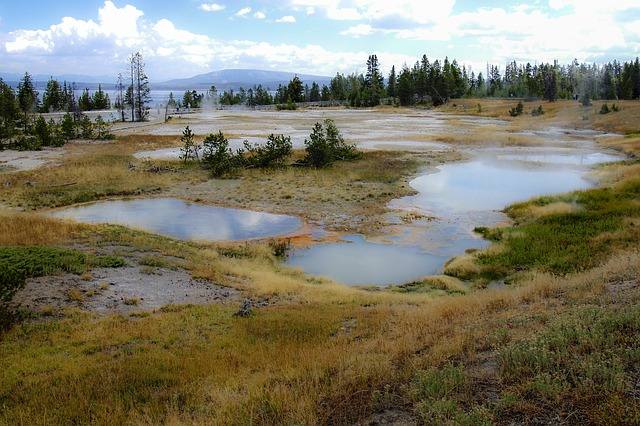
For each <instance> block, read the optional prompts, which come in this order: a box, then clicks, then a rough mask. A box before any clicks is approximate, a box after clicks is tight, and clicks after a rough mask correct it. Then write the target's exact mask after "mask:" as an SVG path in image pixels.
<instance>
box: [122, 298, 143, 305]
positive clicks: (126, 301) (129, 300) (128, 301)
mask: <svg viewBox="0 0 640 426" xmlns="http://www.w3.org/2000/svg"><path fill="white" fill-rule="evenodd" d="M124 304H125V305H127V306H138V305H139V304H140V299H138V298H137V297H131V298H127V299H124Z"/></svg>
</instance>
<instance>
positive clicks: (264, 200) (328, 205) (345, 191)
mask: <svg viewBox="0 0 640 426" xmlns="http://www.w3.org/2000/svg"><path fill="white" fill-rule="evenodd" d="M301 155H303V153H302V152H300V151H298V152H295V153H294V159H295V158H298V157H300V156H301ZM447 155H450V154H437V155H433V156H429V155H409V154H406V153H397V152H366V153H364V155H363V158H361V159H360V160H356V161H348V162H338V163H335V164H333V165H332V166H331V167H329V168H326V169H309V168H301V167H289V168H284V169H275V170H256V169H248V170H242V171H240V172H239V174H238V176H237V177H236V178H235V179H223V180H219V179H218V180H211V181H208V182H204V183H201V184H197V185H195V186H194V185H192V184H189V185H188V187H186V186H187V185H181V186H178V187H176V188H175V189H173V190H172V192H171V193H172V194H174V195H177V196H179V197H185V198H188V199H191V200H194V201H195V200H198V201H204V202H210V203H214V204H219V205H224V206H228V207H234V208H244V209H253V210H263V211H269V212H273V213H282V214H292V215H298V216H302V217H304V218H306V219H308V220H309V221H312V222H316V223H320V222H321V223H323V224H324V226H325V227H326V228H329V229H332V230H339V231H343V230H350V231H365V230H367V231H371V230H373V229H377V228H379V227H380V225H381V223H382V222H383V221H384V218H383V215H384V214H385V213H387V212H388V209H387V207H386V205H387V203H388V202H389V201H390V200H391V199H394V198H398V197H402V196H405V195H409V194H411V193H413V190H412V189H411V188H410V187H409V185H408V180H409V179H410V177H411V176H412V175H413V174H414V173H415V172H416V171H417V170H418V168H419V167H421V166H425V165H429V164H431V165H433V164H439V163H440V162H441V161H442V160H444V159H445V158H446V156H447Z"/></svg>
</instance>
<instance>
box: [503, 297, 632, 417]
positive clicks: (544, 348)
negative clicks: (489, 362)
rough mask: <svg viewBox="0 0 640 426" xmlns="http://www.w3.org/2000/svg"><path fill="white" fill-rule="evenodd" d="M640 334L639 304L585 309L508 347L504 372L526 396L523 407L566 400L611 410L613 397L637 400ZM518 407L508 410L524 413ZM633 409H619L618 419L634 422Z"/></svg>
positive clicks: (575, 405) (521, 395) (578, 407)
mask: <svg viewBox="0 0 640 426" xmlns="http://www.w3.org/2000/svg"><path fill="white" fill-rule="evenodd" d="M638 335H640V309H639V308H638V307H637V306H635V307H633V308H629V309H623V310H621V311H614V310H607V309H603V308H585V309H581V310H578V311H577V312H575V313H573V314H571V315H568V316H566V317H564V318H561V319H560V320H558V321H556V322H555V323H553V324H552V325H551V326H550V327H549V328H548V329H547V330H546V331H544V332H543V333H542V334H540V335H538V336H536V337H535V338H534V339H531V340H525V341H519V342H516V343H513V344H511V345H509V346H508V347H506V348H505V349H504V350H502V351H501V353H500V357H499V360H500V371H501V373H500V374H501V377H502V379H503V380H504V381H505V383H507V384H508V386H511V387H512V389H513V392H515V393H517V394H518V395H519V398H520V399H521V400H523V401H524V402H525V403H524V404H520V407H524V406H527V405H528V406H529V408H528V409H529V410H531V408H532V407H531V405H534V406H537V407H538V409H539V410H545V407H547V405H548V403H549V402H556V401H565V404H567V403H568V405H569V406H570V407H571V410H566V411H575V410H579V411H581V412H591V413H594V414H595V415H597V413H599V412H606V411H608V410H609V409H610V408H611V407H609V405H610V404H611V403H612V402H614V403H615V402H616V401H618V402H619V403H621V404H622V405H623V406H624V405H627V404H628V405H633V404H634V402H633V401H632V400H631V399H632V397H631V395H632V388H633V386H634V383H635V381H636V379H637V370H636V368H637V365H638V363H640V340H639V339H638ZM625 401H626V402H625ZM616 405H618V404H616ZM517 407H518V406H517V405H515V406H513V407H512V408H511V410H512V412H511V413H505V414H507V415H508V416H512V415H514V414H522V413H516V412H517V410H518V408H517ZM636 407H637V406H636ZM514 411H516V412H514ZM635 411H636V413H635V416H637V415H638V412H637V410H635ZM632 412H633V410H624V409H623V410H620V411H618V413H617V416H618V417H617V419H616V421H617V422H620V423H621V424H625V423H626V424H631V423H634V420H633V418H634V417H633V416H634V414H633V413H632ZM627 416H628V417H627ZM635 419H636V420H637V417H635Z"/></svg>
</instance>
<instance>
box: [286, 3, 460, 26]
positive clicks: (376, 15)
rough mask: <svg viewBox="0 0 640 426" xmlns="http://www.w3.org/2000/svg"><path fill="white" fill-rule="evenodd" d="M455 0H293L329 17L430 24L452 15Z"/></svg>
mask: <svg viewBox="0 0 640 426" xmlns="http://www.w3.org/2000/svg"><path fill="white" fill-rule="evenodd" d="M454 3H455V0H438V1H437V2H436V1H431V2H429V1H425V0H395V1H394V2H393V3H389V1H388V0H290V4H291V5H292V6H294V7H314V8H318V9H322V10H324V11H325V13H326V16H327V17H328V18H329V19H334V20H352V21H355V20H369V21H392V20H394V21H396V22H401V21H405V22H413V23H419V24H427V23H433V22H437V21H438V20H441V19H443V18H446V17H447V16H449V14H450V13H451V11H452V9H453V5H454Z"/></svg>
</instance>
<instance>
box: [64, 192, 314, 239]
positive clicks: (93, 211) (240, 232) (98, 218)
mask: <svg viewBox="0 0 640 426" xmlns="http://www.w3.org/2000/svg"><path fill="white" fill-rule="evenodd" d="M51 215H52V216H54V217H58V218H65V219H74V220H77V221H79V222H86V223H110V224H116V225H124V226H128V227H131V228H137V229H141V230H145V231H149V232H154V233H157V234H160V235H165V236H168V237H174V238H179V239H182V240H202V241H227V240H246V239H254V238H267V237H275V236H281V235H287V234H291V233H293V232H295V231H296V230H298V229H299V228H300V227H301V226H302V221H301V220H300V219H299V218H297V217H293V216H285V215H277V214H271V213H262V212H255V211H250V210H240V209H229V208H224V207H215V206H208V205H204V204H197V203H190V202H186V201H183V200H179V199H175V198H152V199H136V200H111V201H101V202H97V203H92V204H85V205H80V206H76V207H69V208H65V209H63V210H57V211H54V212H52V213H51Z"/></svg>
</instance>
